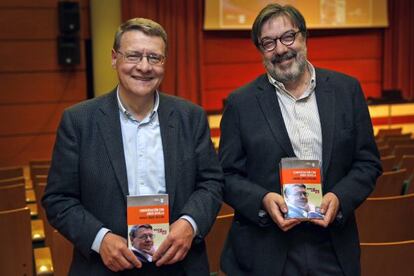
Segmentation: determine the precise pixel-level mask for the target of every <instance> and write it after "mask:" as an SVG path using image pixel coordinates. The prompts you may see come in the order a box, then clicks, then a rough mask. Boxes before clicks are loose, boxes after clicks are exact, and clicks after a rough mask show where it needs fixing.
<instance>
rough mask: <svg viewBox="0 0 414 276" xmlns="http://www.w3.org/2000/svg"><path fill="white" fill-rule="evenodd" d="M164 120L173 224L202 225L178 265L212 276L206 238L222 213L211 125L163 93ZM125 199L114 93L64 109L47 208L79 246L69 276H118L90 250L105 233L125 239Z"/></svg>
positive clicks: (192, 272)
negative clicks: (189, 221)
mask: <svg viewBox="0 0 414 276" xmlns="http://www.w3.org/2000/svg"><path fill="white" fill-rule="evenodd" d="M158 115H159V122H160V130H161V139H162V145H163V151H164V161H165V178H166V188H167V193H168V194H169V204H170V206H169V207H170V223H173V222H174V221H175V220H177V219H178V218H179V217H180V216H182V215H189V216H191V217H192V218H193V219H194V220H195V222H196V223H197V226H198V235H197V236H196V237H195V240H194V241H193V244H192V247H191V249H190V250H189V252H188V255H187V257H186V258H185V259H184V260H183V261H182V262H181V263H180V264H179V265H178V266H181V267H182V269H183V270H184V271H185V272H186V273H187V275H208V274H209V272H208V262H207V254H206V250H205V243H204V237H205V235H206V234H207V233H208V231H209V229H210V227H211V225H212V224H213V222H214V220H215V218H216V214H217V212H218V210H219V208H220V204H221V199H222V182H223V175H222V170H221V167H220V164H219V162H218V158H217V156H216V153H215V150H214V147H213V145H212V142H211V139H210V131H209V128H208V122H207V118H206V115H205V112H204V111H203V110H202V109H201V107H199V106H196V105H194V104H192V103H190V102H188V101H185V100H183V99H179V98H177V97H173V96H168V95H165V94H163V93H160V104H159V109H158ZM127 195H128V183H127V173H126V165H125V157H124V149H123V145H122V134H121V125H120V119H119V109H118V102H117V97H116V91H112V92H111V93H109V94H106V95H104V96H101V97H97V98H94V99H91V100H88V101H85V102H82V103H79V104H77V105H75V106H73V107H70V108H68V109H67V110H65V111H64V113H63V116H62V119H61V122H60V125H59V128H58V131H57V137H56V143H55V147H54V151H53V160H52V165H51V169H50V172H49V178H48V184H47V187H46V191H45V195H44V197H43V206H44V207H45V209H46V213H47V216H48V219H49V221H50V223H51V225H52V226H53V227H55V228H56V229H58V230H59V232H61V233H62V234H63V235H64V236H65V237H66V238H68V239H69V240H70V241H71V242H72V243H73V244H74V256H73V262H72V266H71V270H70V274H71V275H118V274H117V273H112V272H111V271H109V270H108V269H107V268H106V267H105V266H104V264H103V263H102V260H101V257H100V255H99V254H97V253H95V252H94V251H93V250H91V246H92V243H93V241H94V239H95V236H96V234H97V232H98V231H99V229H101V228H102V227H106V228H108V229H111V231H112V232H113V233H115V234H118V235H121V236H123V237H125V238H127V236H128V235H127V233H128V231H127V222H126V196H127ZM136 275H140V274H139V271H137V272H136Z"/></svg>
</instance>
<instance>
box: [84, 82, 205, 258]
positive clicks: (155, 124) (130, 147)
mask: <svg viewBox="0 0 414 276" xmlns="http://www.w3.org/2000/svg"><path fill="white" fill-rule="evenodd" d="M118 89H119V88H118ZM154 95H155V96H154V97H155V99H154V107H153V110H152V111H151V112H150V113H149V114H148V115H147V116H146V117H145V118H144V119H143V120H141V121H138V120H137V119H135V118H134V117H133V114H131V113H130V112H129V111H128V110H127V109H126V108H125V107H124V105H123V104H122V101H121V98H120V97H119V90H118V91H117V98H118V106H119V118H120V122H121V132H122V142H123V145H124V156H125V163H126V170H127V179H128V191H129V195H150V194H165V193H167V190H166V185H165V169H164V152H163V147H162V140H161V131H160V123H159V120H158V106H159V102H160V100H159V98H160V97H159V93H158V91H156V92H155V94H154ZM181 218H183V219H185V220H187V221H188V222H189V223H190V224H191V226H192V227H193V230H194V234H196V233H197V225H196V223H195V221H194V220H193V219H192V218H191V217H189V216H186V215H185V216H182V217H181ZM109 231H110V230H109V229H107V228H101V229H100V230H99V232H98V234H97V235H96V237H95V240H94V242H93V244H92V249H93V250H94V251H96V252H98V253H99V249H100V245H101V243H102V239H103V237H104V236H105V234H106V233H108V232H109Z"/></svg>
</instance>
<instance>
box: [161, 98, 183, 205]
mask: <svg viewBox="0 0 414 276" xmlns="http://www.w3.org/2000/svg"><path fill="white" fill-rule="evenodd" d="M158 119H159V122H160V131H161V140H162V148H163V152H164V167H165V185H166V189H167V193H168V198H169V205H170V210H172V206H173V205H174V198H175V190H176V189H175V188H176V174H177V163H178V159H177V146H178V145H177V143H178V137H177V135H178V125H177V120H176V119H175V115H174V107H173V102H171V101H170V100H169V98H168V96H166V95H163V94H162V93H160V105H159V108H158Z"/></svg>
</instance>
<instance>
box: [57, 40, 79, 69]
mask: <svg viewBox="0 0 414 276" xmlns="http://www.w3.org/2000/svg"><path fill="white" fill-rule="evenodd" d="M79 47H80V45H79V36H70V35H62V36H59V37H58V62H59V64H60V65H73V64H80V48H79Z"/></svg>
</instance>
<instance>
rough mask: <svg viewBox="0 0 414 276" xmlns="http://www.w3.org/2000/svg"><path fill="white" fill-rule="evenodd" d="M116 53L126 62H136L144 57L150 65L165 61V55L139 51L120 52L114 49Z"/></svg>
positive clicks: (160, 63)
mask: <svg viewBox="0 0 414 276" xmlns="http://www.w3.org/2000/svg"><path fill="white" fill-rule="evenodd" d="M116 52H117V53H118V54H120V55H121V56H122V57H123V58H124V61H125V62H126V63H130V64H138V63H140V62H141V61H142V59H143V58H144V57H145V58H146V59H147V61H148V63H149V64H151V65H162V64H164V61H165V56H163V55H158V54H149V55H144V54H142V53H140V52H131V53H128V52H126V53H122V52H121V51H116Z"/></svg>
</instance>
